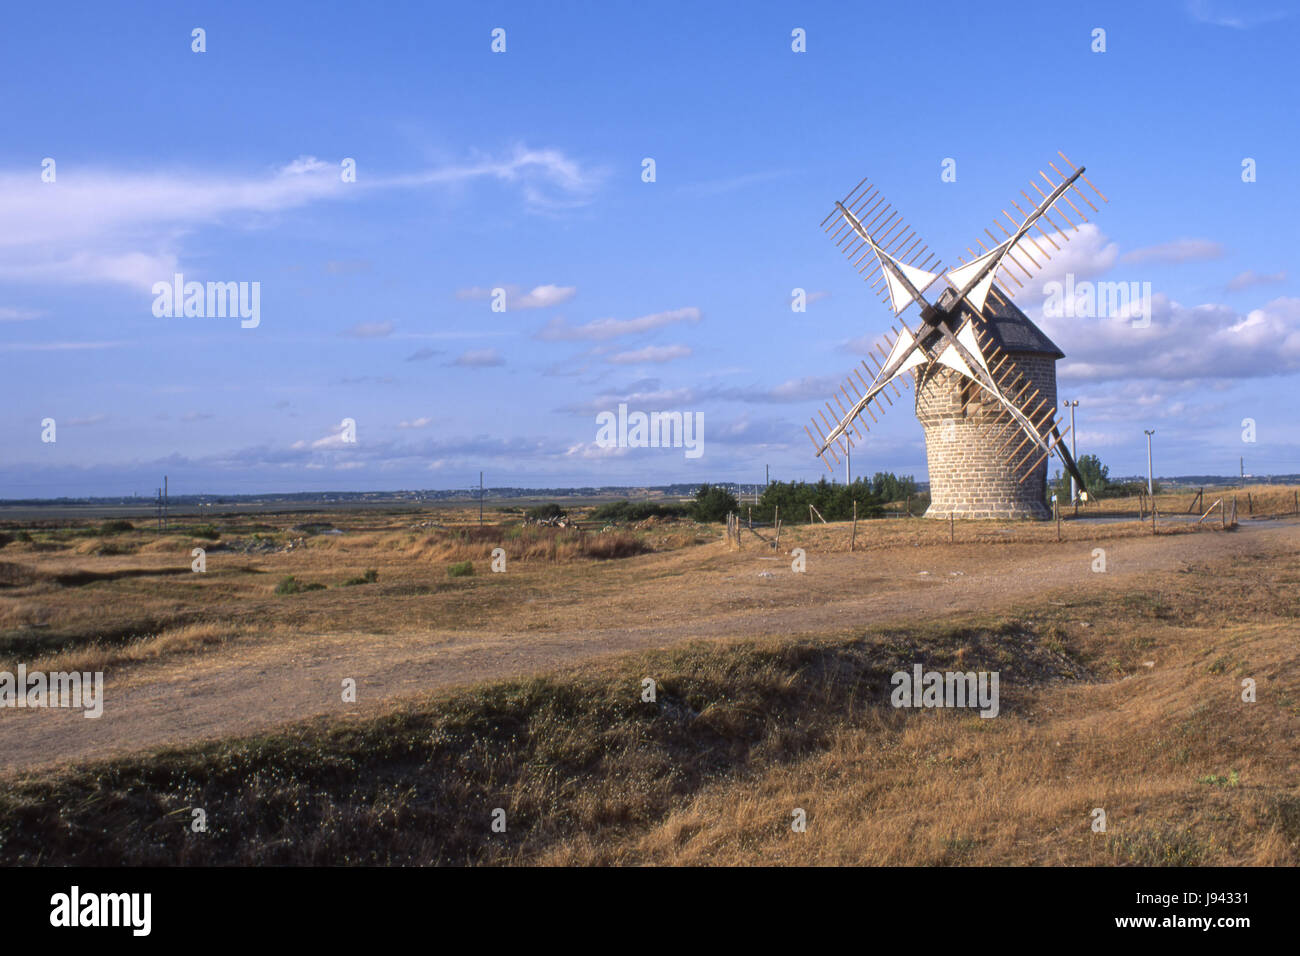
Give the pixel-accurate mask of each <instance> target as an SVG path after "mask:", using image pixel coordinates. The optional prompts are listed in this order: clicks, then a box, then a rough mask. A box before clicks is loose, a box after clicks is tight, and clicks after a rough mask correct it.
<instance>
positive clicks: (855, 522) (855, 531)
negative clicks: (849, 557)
mask: <svg viewBox="0 0 1300 956" xmlns="http://www.w3.org/2000/svg"><path fill="white" fill-rule="evenodd" d="M857 540H858V499H857V498H854V499H853V535H852V536H851V537H850V538H849V551H852V550H853V545H854V543H855V542H856V541H857Z"/></svg>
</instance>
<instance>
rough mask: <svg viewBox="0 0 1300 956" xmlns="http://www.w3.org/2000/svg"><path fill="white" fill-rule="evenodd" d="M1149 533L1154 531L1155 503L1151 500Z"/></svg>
mask: <svg viewBox="0 0 1300 956" xmlns="http://www.w3.org/2000/svg"><path fill="white" fill-rule="evenodd" d="M1151 533H1152V534H1155V533H1156V503H1155V502H1154V501H1153V502H1151Z"/></svg>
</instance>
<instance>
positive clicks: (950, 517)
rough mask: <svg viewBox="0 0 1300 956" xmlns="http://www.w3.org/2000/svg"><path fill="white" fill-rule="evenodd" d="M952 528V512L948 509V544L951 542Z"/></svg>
mask: <svg viewBox="0 0 1300 956" xmlns="http://www.w3.org/2000/svg"><path fill="white" fill-rule="evenodd" d="M952 529H953V524H952V512H951V511H949V512H948V543H949V544H952Z"/></svg>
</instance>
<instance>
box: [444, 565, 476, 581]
mask: <svg viewBox="0 0 1300 956" xmlns="http://www.w3.org/2000/svg"><path fill="white" fill-rule="evenodd" d="M473 573H474V562H473V561H457V562H455V563H454V564H449V565H447V576H448V577H451V578H467V577H469V576H471V575H472V574H473Z"/></svg>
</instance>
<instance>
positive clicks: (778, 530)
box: [772, 505, 781, 548]
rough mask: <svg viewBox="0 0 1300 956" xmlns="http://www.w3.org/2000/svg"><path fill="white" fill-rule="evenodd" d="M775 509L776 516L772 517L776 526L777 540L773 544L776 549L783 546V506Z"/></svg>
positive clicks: (775, 506)
mask: <svg viewBox="0 0 1300 956" xmlns="http://www.w3.org/2000/svg"><path fill="white" fill-rule="evenodd" d="M773 509H774V515H773V517H772V523H773V524H774V525H775V526H776V540H775V541H774V542H772V547H774V548H776V547H779V546H780V544H781V506H780V505H774V506H773Z"/></svg>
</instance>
